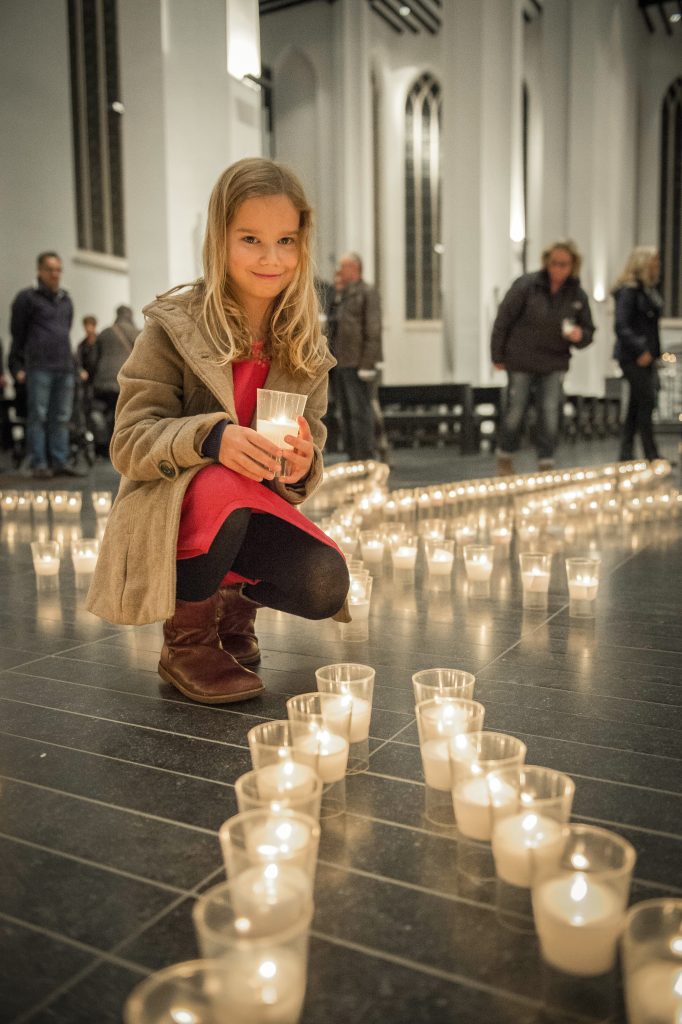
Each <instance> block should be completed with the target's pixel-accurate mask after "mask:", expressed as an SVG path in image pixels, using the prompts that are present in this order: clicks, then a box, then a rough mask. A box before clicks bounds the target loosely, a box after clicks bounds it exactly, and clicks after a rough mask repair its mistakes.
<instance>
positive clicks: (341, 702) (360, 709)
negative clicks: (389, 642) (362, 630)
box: [324, 612, 372, 743]
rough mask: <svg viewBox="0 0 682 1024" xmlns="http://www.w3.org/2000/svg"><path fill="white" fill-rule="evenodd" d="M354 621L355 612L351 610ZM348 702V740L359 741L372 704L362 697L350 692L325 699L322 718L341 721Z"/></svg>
mask: <svg viewBox="0 0 682 1024" xmlns="http://www.w3.org/2000/svg"><path fill="white" fill-rule="evenodd" d="M353 620H354V621H355V612H353ZM349 704H350V709H351V715H350V742H351V743H360V742H361V741H362V740H366V739H367V738H368V737H369V722H370V719H371V717H372V705H371V704H370V702H369V701H368V700H365V698H364V697H354V696H353V695H352V694H350V693H344V694H340V695H339V697H338V698H337V700H329V701H326V703H325V705H324V718H325V721H327V722H332V721H333V720H334V719H337V720H338V721H339V722H341V721H343V720H344V719H345V718H346V716H347V714H348V706H349Z"/></svg>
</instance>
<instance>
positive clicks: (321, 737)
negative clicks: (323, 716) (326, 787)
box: [295, 729, 349, 783]
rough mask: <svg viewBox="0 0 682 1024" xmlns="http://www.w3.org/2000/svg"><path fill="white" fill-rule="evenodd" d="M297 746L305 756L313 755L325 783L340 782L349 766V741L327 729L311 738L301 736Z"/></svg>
mask: <svg viewBox="0 0 682 1024" xmlns="http://www.w3.org/2000/svg"><path fill="white" fill-rule="evenodd" d="M295 746H296V748H297V749H298V750H300V751H301V752H302V753H303V754H304V755H308V754H309V755H312V757H313V759H314V760H315V762H316V766H317V772H318V775H319V776H320V778H321V779H322V781H323V782H330V783H331V782H340V781H341V779H342V778H343V777H344V775H345V774H346V766H347V765H348V750H349V743H348V740H346V739H344V737H343V736H337V735H335V733H333V732H329V731H328V730H327V729H322V730H321V731H320V732H319V733H317V734H315V735H313V734H311V735H309V736H300V737H298V738H297V739H296V741H295Z"/></svg>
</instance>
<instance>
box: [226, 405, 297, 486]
mask: <svg viewBox="0 0 682 1024" xmlns="http://www.w3.org/2000/svg"><path fill="white" fill-rule="evenodd" d="M296 419H297V421H298V437H294V436H293V435H292V434H287V435H286V437H285V438H284V440H285V441H286V443H287V444H290V445H293V448H291V449H289V448H285V449H284V451H283V452H282V455H283V456H284V459H285V461H286V468H287V473H286V475H285V476H281V477H280V478H279V479H280V480H281V481H282V483H283V484H297V483H298V481H299V480H302V479H303V477H305V476H307V475H308V473H309V472H310V467H311V466H312V464H313V457H314V455H315V449H314V448H313V435H312V434H311V433H310V427H309V426H308V421H307V420H306V418H305V417H304V416H297V417H296ZM228 429H229V428H228ZM225 433H227V430H226V431H225ZM223 436H224V435H223Z"/></svg>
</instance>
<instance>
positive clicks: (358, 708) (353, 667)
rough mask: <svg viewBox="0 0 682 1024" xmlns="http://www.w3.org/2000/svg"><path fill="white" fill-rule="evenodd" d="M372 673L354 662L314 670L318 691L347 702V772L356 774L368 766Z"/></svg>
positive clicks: (368, 667) (369, 669) (366, 666)
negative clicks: (348, 714)
mask: <svg viewBox="0 0 682 1024" xmlns="http://www.w3.org/2000/svg"><path fill="white" fill-rule="evenodd" d="M370 580H371V577H370ZM375 674H376V673H375V671H374V669H373V668H371V667H370V666H369V665H360V664H358V663H357V662H339V663H337V664H335V665H324V666H323V667H322V668H318V669H317V670H316V672H315V678H316V680H317V689H318V690H319V691H320V693H331V694H335V695H336V696H337V699H338V700H339V701H341V702H343V704H344V705H348V704H350V708H351V718H350V735H349V742H350V751H349V755H348V768H347V774H348V775H357V774H358V773H359V772H364V771H367V769H368V768H369V726H370V719H371V717H372V695H373V692H374V677H375Z"/></svg>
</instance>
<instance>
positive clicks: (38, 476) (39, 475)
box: [31, 466, 54, 480]
mask: <svg viewBox="0 0 682 1024" xmlns="http://www.w3.org/2000/svg"><path fill="white" fill-rule="evenodd" d="M53 475H54V474H53V472H52V470H51V469H49V467H48V466H38V468H37V469H34V470H33V472H32V473H31V476H32V477H33V479H34V480H50V479H51V478H52V476H53Z"/></svg>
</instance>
